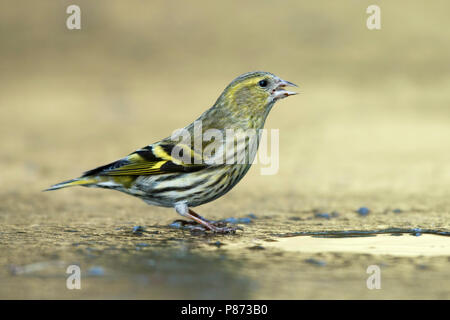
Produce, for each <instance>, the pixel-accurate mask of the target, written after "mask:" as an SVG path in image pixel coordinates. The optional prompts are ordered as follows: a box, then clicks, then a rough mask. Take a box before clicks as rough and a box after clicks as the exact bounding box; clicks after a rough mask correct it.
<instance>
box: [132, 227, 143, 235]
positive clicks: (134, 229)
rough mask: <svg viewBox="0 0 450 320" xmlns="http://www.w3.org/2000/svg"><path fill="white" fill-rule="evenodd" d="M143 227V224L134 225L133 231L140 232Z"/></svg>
mask: <svg viewBox="0 0 450 320" xmlns="http://www.w3.org/2000/svg"><path fill="white" fill-rule="evenodd" d="M144 230H145V229H144V227H143V226H135V227H133V233H138V232H142V231H144Z"/></svg>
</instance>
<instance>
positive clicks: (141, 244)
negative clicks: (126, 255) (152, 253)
mask: <svg viewBox="0 0 450 320" xmlns="http://www.w3.org/2000/svg"><path fill="white" fill-rule="evenodd" d="M148 246H150V245H149V244H148V243H143V242H141V243H137V244H136V247H148Z"/></svg>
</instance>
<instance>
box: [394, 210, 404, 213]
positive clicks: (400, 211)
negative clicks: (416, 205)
mask: <svg viewBox="0 0 450 320" xmlns="http://www.w3.org/2000/svg"><path fill="white" fill-rule="evenodd" d="M392 212H393V213H402V212H403V211H402V210H401V209H394V210H392Z"/></svg>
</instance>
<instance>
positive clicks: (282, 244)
mask: <svg viewBox="0 0 450 320" xmlns="http://www.w3.org/2000/svg"><path fill="white" fill-rule="evenodd" d="M394 235H396V236H394ZM397 235H400V236H397ZM264 246H265V247H267V248H277V249H281V250H285V251H290V252H303V253H324V252H336V253H339V252H340V253H361V254H377V255H394V256H406V257H416V256H450V237H448V236H442V235H436V234H435V233H427V232H423V231H422V232H421V233H417V232H416V233H409V232H408V233H406V234H405V233H400V232H389V233H388V232H381V230H380V232H378V233H374V232H372V233H369V232H363V231H362V232H361V233H359V232H355V231H352V232H348V231H344V232H339V233H331V234H330V233H326V234H324V233H319V232H318V233H317V234H316V233H315V234H312V235H303V236H290V237H284V238H279V239H278V241H276V242H267V243H265V244H264Z"/></svg>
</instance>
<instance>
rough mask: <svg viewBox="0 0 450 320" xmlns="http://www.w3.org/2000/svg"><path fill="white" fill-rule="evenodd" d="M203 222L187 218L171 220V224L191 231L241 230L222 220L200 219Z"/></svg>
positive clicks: (224, 231)
mask: <svg viewBox="0 0 450 320" xmlns="http://www.w3.org/2000/svg"><path fill="white" fill-rule="evenodd" d="M202 222H203V223H201V224H200V223H198V222H196V221H187V220H175V221H174V222H172V224H171V225H172V226H177V227H180V228H183V229H187V230H190V231H193V232H198V231H201V232H206V231H211V232H213V233H221V234H229V233H232V234H234V233H236V231H237V230H243V229H242V228H241V227H237V226H233V227H231V226H228V225H227V223H226V222H224V221H209V220H208V221H202Z"/></svg>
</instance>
